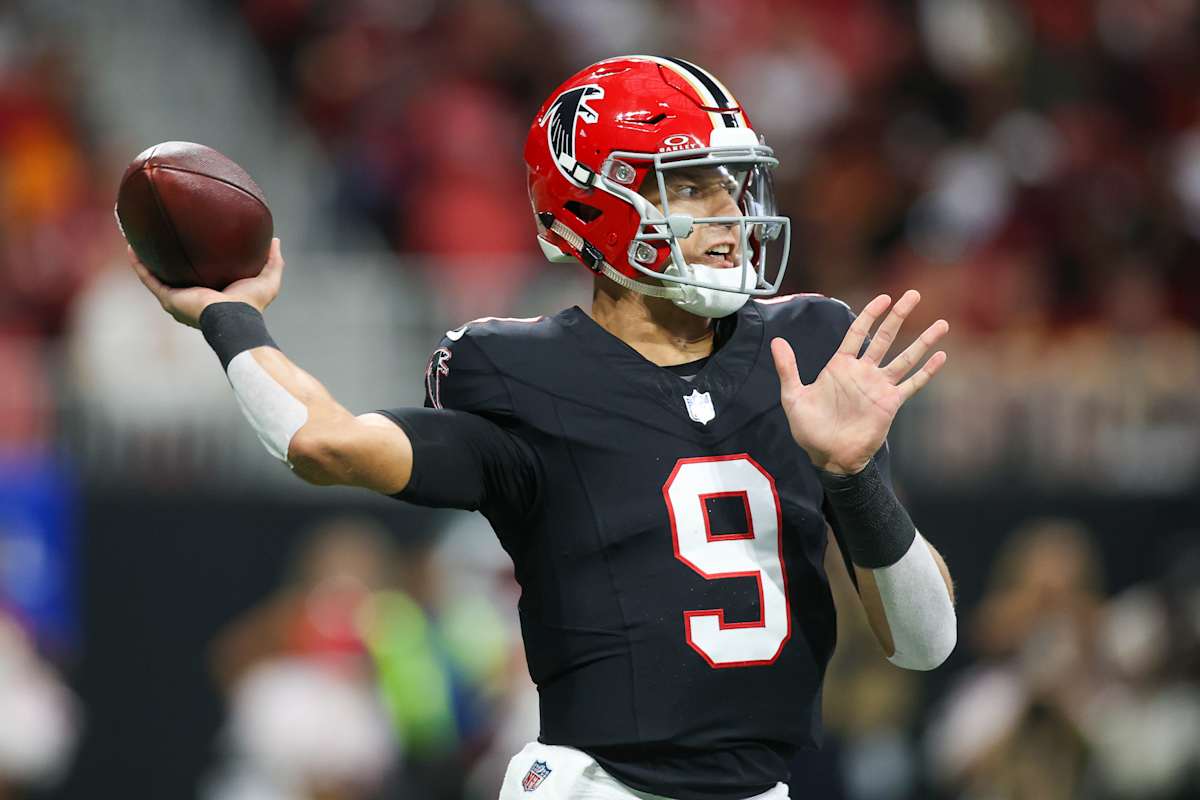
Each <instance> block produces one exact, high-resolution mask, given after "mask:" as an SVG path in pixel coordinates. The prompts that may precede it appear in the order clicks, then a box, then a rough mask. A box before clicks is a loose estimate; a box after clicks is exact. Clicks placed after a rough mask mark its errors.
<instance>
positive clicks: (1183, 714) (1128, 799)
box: [1084, 533, 1200, 800]
mask: <svg viewBox="0 0 1200 800" xmlns="http://www.w3.org/2000/svg"><path fill="white" fill-rule="evenodd" d="M1192 537H1194V533H1191V534H1189V535H1188V536H1186V537H1184V541H1188V540H1190V539H1191V538H1192ZM1172 551H1174V548H1172ZM1170 558H1171V563H1169V564H1168V565H1167V569H1166V575H1165V576H1163V578H1161V579H1159V580H1156V581H1153V582H1149V581H1148V582H1145V583H1142V584H1140V585H1136V586H1134V587H1132V588H1130V589H1127V590H1125V591H1124V592H1122V593H1121V594H1119V595H1117V596H1116V597H1115V598H1113V600H1112V601H1111V602H1110V603H1109V604H1108V607H1107V608H1106V609H1105V615H1104V620H1103V624H1102V626H1101V637H1100V644H1101V649H1102V653H1103V655H1104V656H1105V663H1106V664H1107V666H1108V667H1109V669H1110V671H1111V679H1110V681H1109V683H1108V685H1107V686H1106V688H1105V690H1104V691H1103V692H1102V693H1101V694H1100V695H1099V696H1098V697H1097V698H1096V699H1095V700H1094V701H1093V702H1092V703H1091V704H1090V705H1089V706H1088V708H1087V709H1086V715H1085V717H1084V721H1085V724H1086V729H1087V731H1088V736H1089V739H1090V740H1091V742H1092V744H1093V746H1094V748H1095V752H1096V757H1095V760H1094V764H1093V766H1094V773H1095V784H1096V786H1097V789H1098V795H1099V796H1101V797H1103V798H1112V800H1133V798H1137V800H1184V798H1190V797H1196V796H1197V795H1200V685H1198V684H1197V680H1198V679H1200V669H1198V668H1200V660H1198V658H1197V656H1198V655H1200V549H1197V547H1196V545H1195V544H1194V542H1190V541H1188V544H1185V545H1184V546H1183V547H1182V548H1180V552H1178V553H1175V552H1173V553H1172V555H1171V557H1170Z"/></svg>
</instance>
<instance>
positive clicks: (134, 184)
mask: <svg viewBox="0 0 1200 800" xmlns="http://www.w3.org/2000/svg"><path fill="white" fill-rule="evenodd" d="M117 222H118V223H119V224H120V226H121V232H122V233H124V234H125V239H126V240H127V241H128V242H129V244H130V245H131V246H132V247H133V251H134V252H135V253H137V256H138V258H139V259H141V262H142V263H143V264H145V265H146V266H147V267H149V269H150V271H151V272H153V273H154V274H155V275H156V276H158V279H159V280H161V281H162V282H163V283H165V284H167V285H169V286H176V287H182V286H207V287H208V288H210V289H224V288H225V287H226V286H228V285H229V284H231V283H233V282H234V281H236V280H239V279H241V278H248V277H251V276H253V275H257V274H258V273H259V271H261V270H262V267H263V264H264V263H266V260H267V253H268V251H269V250H270V247H271V237H272V235H273V234H274V221H273V220H272V218H271V210H270V209H269V208H267V201H266V198H264V197H263V193H262V189H260V188H258V184H257V183H255V182H254V179H253V178H251V177H250V176H249V175H248V174H247V173H246V170H244V169H242V168H241V167H239V166H238V165H237V164H235V163H234V162H233V161H231V160H229V159H228V158H226V157H225V156H223V155H221V154H220V153H218V152H217V151H216V150H213V149H212V148H211V147H205V146H204V145H202V144H194V143H192V142H163V143H162V144H156V145H154V146H153V147H151V148H149V149H147V150H144V151H143V152H142V153H140V154H139V155H138V157H137V158H135V159H134V160H133V161H132V162H131V163H130V164H129V167H128V168H127V169H126V170H125V175H124V177H122V178H121V187H120V189H119V190H118V191H117Z"/></svg>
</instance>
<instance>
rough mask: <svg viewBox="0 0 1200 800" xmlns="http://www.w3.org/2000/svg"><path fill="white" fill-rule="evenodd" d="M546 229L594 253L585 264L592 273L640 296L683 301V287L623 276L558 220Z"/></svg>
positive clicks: (577, 248)
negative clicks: (659, 284) (656, 284)
mask: <svg viewBox="0 0 1200 800" xmlns="http://www.w3.org/2000/svg"><path fill="white" fill-rule="evenodd" d="M546 227H547V228H549V229H550V231H551V232H553V233H556V234H558V235H559V236H561V237H562V238H563V240H564V241H566V242H567V244H569V245H571V247H573V248H574V249H575V250H577V251H579V252H580V253H594V254H595V258H594V259H593V262H592V263H591V264H588V263H586V262H585V265H586V266H587V267H588V268H589V269H591V270H592V271H594V272H599V273H600V274H601V275H603V276H604V277H606V278H608V279H609V280H610V281H612V282H613V283H615V284H617V285H618V286H621V287H624V288H626V289H629V290H630V291H633V292H637V293H638V294H644V295H646V296H647V297H664V298H666V299H668V300H682V299H683V297H684V290H683V287H681V286H654V285H652V284H649V283H643V282H642V281H638V280H634V279H633V278H631V277H629V276H628V275H623V274H621V273H620V272H618V271H617V270H616V268H615V267H613V265H612V264H609V263H608V262H607V261H605V260H604V259H603V257H601V256H600V255H599V251H598V250H596V248H595V247H593V246H592V245H591V244H589V243H588V242H587V241H585V240H584V238H583V237H582V236H580V235H579V234H578V233H576V232H575V231H573V230H571V229H570V228H568V227H567V226H566V225H563V224H562V223H561V222H559V221H558V220H554V221H552V222H551V223H550V224H549V225H547V226H546Z"/></svg>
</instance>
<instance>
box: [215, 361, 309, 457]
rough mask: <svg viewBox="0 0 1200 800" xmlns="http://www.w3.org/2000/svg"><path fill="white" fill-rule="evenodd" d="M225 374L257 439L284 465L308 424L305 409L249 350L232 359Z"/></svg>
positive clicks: (306, 409) (306, 410)
mask: <svg viewBox="0 0 1200 800" xmlns="http://www.w3.org/2000/svg"><path fill="white" fill-rule="evenodd" d="M225 374H226V375H227V376H228V377H229V384H230V385H231V386H232V387H233V396H234V397H236V398H237V402H238V406H240V407H241V409H242V414H243V415H245V417H246V419H247V420H248V421H249V422H250V426H251V427H252V428H254V432H255V433H256V434H258V440H259V441H260V442H262V443H263V446H264V447H266V448H267V452H268V453H270V454H271V455H273V456H275V458H277V459H279V460H280V461H282V462H284V463H287V452H288V445H289V444H290V443H291V441H292V437H293V436H295V435H296V431H298V430H300V428H302V427H304V423H305V422H307V421H308V408H306V407H305V405H304V404H303V403H301V402H300V401H299V400H297V399H296V398H295V397H292V395H291V394H289V393H288V390H287V389H285V388H283V386H281V385H280V384H279V382H278V381H277V380H275V379H274V378H272V377H271V375H270V374H269V373H268V372H267V371H266V370H265V369H263V368H262V365H261V364H259V363H258V362H257V361H255V360H254V356H253V355H251V352H250V351H249V350H244V351H242V352H241V353H238V354H237V355H236V356H234V357H233V359H232V360H230V362H229V367H228V368H227V369H226V370H225Z"/></svg>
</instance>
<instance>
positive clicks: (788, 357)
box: [771, 339, 804, 397]
mask: <svg viewBox="0 0 1200 800" xmlns="http://www.w3.org/2000/svg"><path fill="white" fill-rule="evenodd" d="M771 356H772V357H773V358H774V359H775V372H776V373H778V374H779V391H780V394H782V395H783V396H784V397H788V396H789V395H793V394H795V393H797V392H800V391H803V389H804V383H803V382H802V381H801V380H800V372H799V370H798V369H797V368H796V353H795V352H794V351H793V350H792V346H791V345H790V344H788V343H787V340H785V339H772V340H771Z"/></svg>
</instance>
